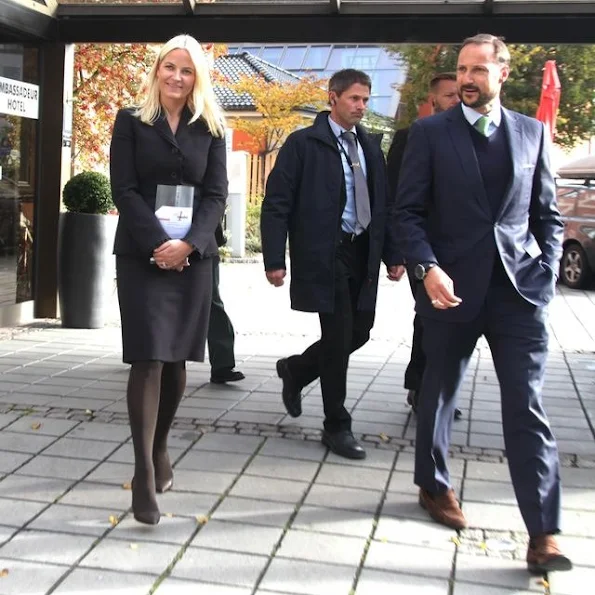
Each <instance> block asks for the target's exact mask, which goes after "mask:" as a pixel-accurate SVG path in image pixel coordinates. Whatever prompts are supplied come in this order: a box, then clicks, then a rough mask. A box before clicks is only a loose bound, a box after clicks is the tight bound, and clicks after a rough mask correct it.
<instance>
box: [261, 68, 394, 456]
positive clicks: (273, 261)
mask: <svg viewBox="0 0 595 595" xmlns="http://www.w3.org/2000/svg"><path fill="white" fill-rule="evenodd" d="M371 88H372V84H371V81H370V77H369V76H368V75H367V74H366V73H365V72H361V71H359V70H354V69H346V70H340V71H339V72H336V73H335V74H334V75H333V76H332V77H331V78H330V81H329V103H330V106H331V109H330V112H328V111H323V112H321V113H319V114H318V116H317V117H316V120H315V121H314V124H313V125H312V126H309V127H308V128H304V129H302V130H298V131H297V132H294V133H292V134H290V135H289V137H288V138H287V140H286V141H285V144H284V145H283V147H282V148H281V150H280V151H279V155H278V157H277V161H276V163H275V166H274V168H273V170H272V171H271V173H270V175H269V178H268V181H267V186H266V193H265V197H264V201H263V205H262V214H261V235H262V248H263V250H262V252H263V257H264V266H265V271H266V278H267V280H268V281H269V283H271V284H272V285H274V286H275V287H279V286H281V285H283V283H284V278H285V275H286V264H285V243H286V241H287V238H288V237H289V252H290V260H291V287H290V294H291V306H292V308H294V309H295V310H301V311H304V312H317V313H318V316H319V318H320V328H321V335H322V336H321V339H320V340H319V341H316V342H315V343H314V344H313V345H311V346H310V347H308V349H306V351H304V352H303V353H302V354H299V355H292V356H291V357H288V358H282V359H280V360H279V361H278V362H277V373H278V374H279V377H280V378H281V380H282V381H283V392H282V396H283V403H284V405H285V407H286V409H287V412H288V413H289V415H291V416H292V417H298V416H299V415H301V412H302V405H301V390H302V388H303V387H304V386H306V385H307V384H309V383H310V382H313V381H314V380H316V379H317V378H320V385H321V390H322V401H323V404H324V415H325V419H324V431H323V433H322V443H323V444H324V445H325V446H327V447H328V448H329V449H330V450H331V451H333V452H334V453H336V454H338V455H339V456H342V457H346V458H350V459H363V458H365V456H366V452H365V450H364V449H363V448H362V446H361V445H360V444H359V442H358V441H357V440H356V439H355V437H354V435H353V433H352V430H351V415H350V413H349V411H348V410H347V408H346V407H345V396H346V390H347V368H348V365H349V356H350V354H351V353H352V352H353V351H355V350H356V349H359V348H360V347H361V346H362V345H364V344H365V343H366V342H367V341H368V339H369V338H370V329H371V328H372V326H373V324H374V311H375V308H376V294H377V289H378V274H379V268H380V260H381V257H382V256H383V254H384V260H385V262H386V263H387V265H389V266H388V271H389V276H390V278H391V279H393V280H398V279H400V278H401V276H402V275H403V273H404V267H403V266H402V265H400V263H401V258H400V256H399V255H398V253H397V252H396V248H395V242H391V241H390V238H389V241H387V242H385V227H386V198H387V190H386V169H385V162H384V156H383V154H382V151H381V150H380V141H379V139H378V138H377V137H371V136H370V135H368V133H366V131H365V130H364V129H363V128H362V127H361V126H359V125H358V124H359V122H360V121H361V119H362V117H363V116H364V114H365V112H366V109H367V106H368V100H369V98H370V92H371Z"/></svg>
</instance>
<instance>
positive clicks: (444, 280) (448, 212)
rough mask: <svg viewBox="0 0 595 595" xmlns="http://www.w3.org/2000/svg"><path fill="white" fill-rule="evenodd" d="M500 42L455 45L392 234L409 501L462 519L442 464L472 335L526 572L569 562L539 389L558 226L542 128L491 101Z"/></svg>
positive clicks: (403, 183)
mask: <svg viewBox="0 0 595 595" xmlns="http://www.w3.org/2000/svg"><path fill="white" fill-rule="evenodd" d="M509 64H510V54H509V52H508V49H507V48H506V45H505V44H504V43H503V42H502V40H501V39H499V38H497V37H494V36H492V35H486V34H480V35H476V36H475V37H471V38H469V39H466V40H465V41H464V42H463V45H462V48H461V51H460V53H459V57H458V63H457V84H458V91H459V95H460V97H461V101H462V103H461V105H460V106H457V107H454V108H452V109H450V110H448V111H446V112H444V113H442V114H438V115H436V116H431V117H429V118H423V119H421V120H418V121H417V122H415V123H414V124H413V125H412V127H411V131H410V133H409V139H408V142H407V148H406V150H405V155H404V158H403V165H402V168H401V175H400V181H399V188H398V191H397V197H396V208H395V209H394V223H395V226H396V229H395V231H396V237H397V238H400V240H399V241H400V242H401V244H400V247H401V250H402V253H403V256H404V257H405V259H406V261H407V262H409V263H411V264H415V275H416V277H417V278H418V279H419V280H420V281H422V282H423V284H420V287H419V290H418V294H417V305H416V309H417V312H418V314H419V315H420V316H421V317H422V319H423V328H424V337H423V348H424V352H425V354H426V358H427V360H426V368H425V372H424V377H423V381H422V386H421V394H420V402H419V408H418V422H417V441H416V454H415V483H416V484H417V485H418V486H419V487H420V492H419V502H420V505H421V506H422V507H423V508H425V509H426V510H427V511H428V513H429V514H430V516H431V517H432V518H433V519H434V520H436V521H438V522H440V523H442V524H444V525H447V526H449V527H452V528H455V529H462V528H464V527H466V526H467V523H466V520H465V517H464V515H463V512H462V511H461V508H460V506H459V503H458V502H457V500H456V497H455V494H454V491H453V490H452V488H451V484H450V478H449V473H448V467H447V463H446V461H447V458H448V449H449V442H450V432H451V425H452V420H453V410H454V408H455V395H456V392H457V389H458V388H459V386H460V384H461V381H462V379H463V375H464V372H465V370H466V368H467V365H468V363H469V359H470V357H471V355H472V353H473V350H474V348H475V344H476V342H477V339H478V338H479V337H480V336H481V335H484V336H485V337H486V339H487V341H488V343H489V346H490V349H491V352H492V358H493V361H494V367H495V369H496V374H497V376H498V380H499V383H500V392H501V403H502V424H503V433H504V441H505V446H506V454H507V458H508V464H509V469H510V474H511V478H512V483H513V487H514V490H515V494H516V498H517V502H518V505H519V508H520V511H521V514H522V516H523V519H524V521H525V524H526V526H527V529H528V532H529V537H530V541H529V548H528V552H527V564H528V568H529V570H531V571H534V572H548V571H552V570H569V569H570V568H571V566H572V564H571V562H570V560H569V559H568V558H567V557H565V556H564V555H562V553H561V552H560V550H559V548H558V545H557V543H556V540H555V538H554V535H555V534H556V533H558V532H559V530H560V478H559V463H558V450H557V446H556V441H555V439H554V436H553V434H552V431H551V429H550V425H549V422H548V420H547V417H546V414H545V411H544V408H543V405H542V397H541V389H542V385H543V377H544V372H545V361H546V355H547V350H548V333H547V327H546V316H547V314H546V310H547V304H548V302H549V301H550V300H551V299H552V298H553V297H554V294H555V284H556V274H557V273H556V272H557V270H558V265H559V259H560V256H561V252H562V248H561V242H562V232H563V226H562V222H561V220H560V213H559V211H558V209H557V207H556V200H555V186H554V180H553V177H552V172H551V169H550V163H549V157H548V150H547V142H546V134H545V131H544V127H543V125H542V124H541V123H540V122H538V121H537V120H534V119H532V118H529V117H526V116H523V115H521V114H518V113H515V112H511V111H509V110H507V109H505V108H504V107H502V106H501V105H500V99H499V97H500V89H501V87H502V84H503V83H504V82H505V81H506V79H507V78H508V76H509V72H510V66H509Z"/></svg>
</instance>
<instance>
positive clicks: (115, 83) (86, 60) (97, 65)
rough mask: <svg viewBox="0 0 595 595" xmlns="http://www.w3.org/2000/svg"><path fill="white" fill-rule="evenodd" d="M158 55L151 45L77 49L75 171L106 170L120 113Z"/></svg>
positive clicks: (87, 45) (131, 100) (96, 45)
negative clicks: (110, 140) (111, 141)
mask: <svg viewBox="0 0 595 595" xmlns="http://www.w3.org/2000/svg"><path fill="white" fill-rule="evenodd" d="M154 59H155V52H154V51H153V50H152V49H151V47H150V46H149V45H148V44H142V43H127V44H100V43H85V44H80V45H77V46H76V49H75V54H74V88H73V102H74V105H73V122H72V136H73V166H74V167H73V169H74V170H75V171H81V170H96V169H99V170H101V169H106V168H107V164H108V161H109V154H108V151H109V139H110V135H111V130H112V126H113V123H114V119H115V117H116V113H117V112H118V110H119V109H120V108H122V107H127V106H130V105H134V98H135V97H136V94H137V93H138V91H139V88H140V85H141V84H142V81H143V80H144V78H145V76H146V74H147V73H148V72H149V69H150V67H151V64H152V63H153V60H154Z"/></svg>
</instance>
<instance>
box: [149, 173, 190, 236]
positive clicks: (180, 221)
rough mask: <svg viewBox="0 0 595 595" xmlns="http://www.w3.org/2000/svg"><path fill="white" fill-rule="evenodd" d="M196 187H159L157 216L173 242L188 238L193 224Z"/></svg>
mask: <svg viewBox="0 0 595 595" xmlns="http://www.w3.org/2000/svg"><path fill="white" fill-rule="evenodd" d="M193 210H194V186H167V185H165V184H158V185H157V195H156V197H155V216H156V217H157V219H159V223H161V226H162V227H163V229H164V231H165V233H166V234H167V235H168V236H169V237H170V238H171V239H172V240H180V239H182V238H184V237H185V236H186V234H187V233H188V230H189V229H190V225H191V224H192V212H193Z"/></svg>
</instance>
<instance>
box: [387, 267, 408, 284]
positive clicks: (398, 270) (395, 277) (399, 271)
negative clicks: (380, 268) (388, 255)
mask: <svg viewBox="0 0 595 595" xmlns="http://www.w3.org/2000/svg"><path fill="white" fill-rule="evenodd" d="M386 272H387V273H388V274H387V277H388V278H389V279H390V280H391V281H400V280H401V278H402V277H403V275H404V274H405V267H404V266H403V265H402V264H393V265H391V266H387V267H386Z"/></svg>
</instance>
